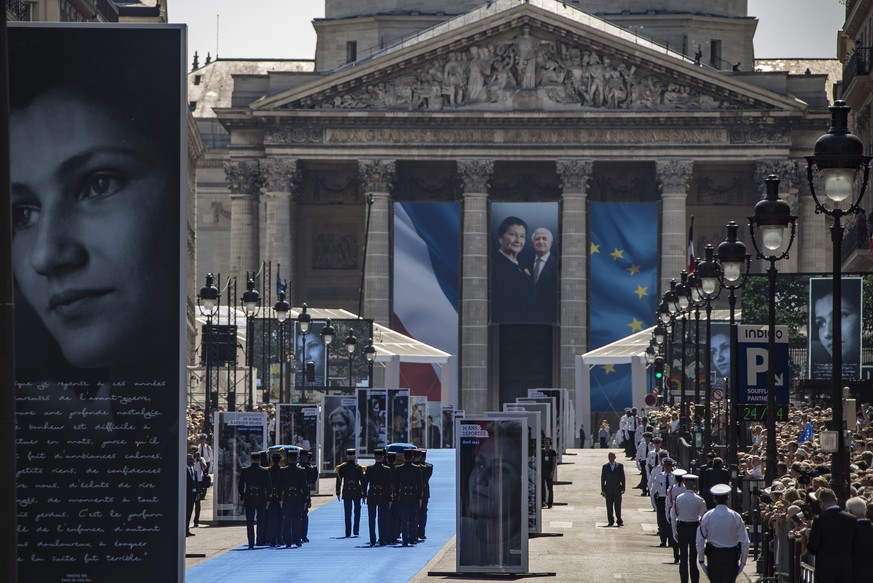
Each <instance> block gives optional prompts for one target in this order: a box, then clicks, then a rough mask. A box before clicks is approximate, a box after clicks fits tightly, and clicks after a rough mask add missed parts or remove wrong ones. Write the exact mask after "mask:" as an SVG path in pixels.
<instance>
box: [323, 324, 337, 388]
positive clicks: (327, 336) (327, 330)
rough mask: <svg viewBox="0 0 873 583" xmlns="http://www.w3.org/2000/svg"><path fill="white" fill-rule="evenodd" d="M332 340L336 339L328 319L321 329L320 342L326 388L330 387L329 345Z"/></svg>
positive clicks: (334, 330) (334, 331)
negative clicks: (322, 345) (325, 372)
mask: <svg viewBox="0 0 873 583" xmlns="http://www.w3.org/2000/svg"><path fill="white" fill-rule="evenodd" d="M334 338H336V329H334V327H333V326H331V325H330V319H328V321H327V325H326V326H325V327H324V328H322V329H321V341H322V342H324V362H325V366H327V381H326V384H327V385H328V386H329V385H330V345H331V344H332V343H333V340H334Z"/></svg>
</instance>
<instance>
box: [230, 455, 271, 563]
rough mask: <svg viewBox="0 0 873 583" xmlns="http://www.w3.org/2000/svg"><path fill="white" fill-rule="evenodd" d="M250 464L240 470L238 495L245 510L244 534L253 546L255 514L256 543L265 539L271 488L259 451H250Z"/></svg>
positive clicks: (252, 546)
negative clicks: (268, 498) (256, 521)
mask: <svg viewBox="0 0 873 583" xmlns="http://www.w3.org/2000/svg"><path fill="white" fill-rule="evenodd" d="M251 458H252V459H251V464H250V465H249V466H248V467H245V468H243V469H242V470H240V473H239V484H238V485H237V486H238V489H239V497H240V500H241V501H242V503H243V505H244V506H245V511H246V536H247V537H248V542H249V548H250V549H253V548H255V515H257V518H258V537H257V540H258V544H263V543H264V541H265V540H266V534H267V533H266V529H265V528H264V526H265V524H264V522H265V518H266V514H267V496H268V495H269V493H270V491H271V490H272V488H273V485H272V483H271V482H270V472H269V470H267V468H265V467H262V466H261V463H260V462H261V452H252V454H251Z"/></svg>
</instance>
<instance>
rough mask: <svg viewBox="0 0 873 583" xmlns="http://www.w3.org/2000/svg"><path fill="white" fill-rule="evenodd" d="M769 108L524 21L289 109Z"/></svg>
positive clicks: (312, 97)
mask: <svg viewBox="0 0 873 583" xmlns="http://www.w3.org/2000/svg"><path fill="white" fill-rule="evenodd" d="M753 103H754V107H755V108H762V109H769V108H770V107H771V106H769V105H768V104H764V103H759V102H754V100H752V99H750V98H748V97H745V96H742V95H740V94H734V95H731V96H730V98H726V97H725V95H724V91H723V90H720V89H718V88H716V87H714V86H712V87H710V86H707V85H706V84H705V83H704V82H700V81H696V80H694V79H693V78H691V77H685V78H681V77H679V76H676V75H669V74H668V72H665V71H664V70H663V67H660V66H656V65H649V64H647V63H646V62H645V61H643V60H641V59H639V58H637V57H634V56H632V55H630V54H628V55H622V54H618V53H614V52H610V51H609V50H605V49H604V48H601V47H599V46H595V45H593V44H590V43H586V42H582V40H581V39H576V38H574V37H572V36H569V35H567V36H559V35H557V34H554V33H551V32H547V31H544V30H536V29H532V28H531V26H530V25H528V24H524V25H522V26H521V27H520V28H515V29H512V30H508V31H506V32H502V33H499V34H495V35H494V36H490V37H485V38H481V39H479V40H478V42H477V43H476V44H471V45H467V46H464V47H460V48H457V49H454V50H451V51H448V52H437V51H435V52H434V53H432V54H431V55H428V56H427V57H426V58H425V59H418V60H415V61H413V62H409V63H400V64H398V65H396V66H394V67H393V68H392V70H391V71H388V72H385V73H384V74H382V73H376V74H374V75H371V76H369V77H363V78H361V79H358V80H353V81H351V82H350V83H348V84H344V86H342V87H336V88H331V89H328V90H326V91H324V92H322V93H320V94H317V95H313V96H308V97H306V98H303V99H301V100H300V101H298V102H296V103H292V104H290V105H288V106H287V107H289V108H294V109H298V108H302V109H375V110H409V111H444V110H473V111H475V110H498V111H509V110H516V111H530V110H546V111H577V110H580V109H581V110H591V109H593V110H597V109H614V110H628V111H635V110H637V111H688V110H725V109H739V108H742V107H748V106H750V105H752V104H753Z"/></svg>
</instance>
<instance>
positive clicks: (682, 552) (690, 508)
mask: <svg viewBox="0 0 873 583" xmlns="http://www.w3.org/2000/svg"><path fill="white" fill-rule="evenodd" d="M697 481H698V479H697V476H696V475H694V474H685V475H684V476H682V482H683V484H684V485H685V488H686V490H685V492H683V493H682V494H680V495H679V496H677V498H676V502H675V503H674V504H673V509H672V511H673V516H672V519H671V521H670V522H671V524H672V525H673V538H674V539H675V540H676V542H677V543H678V544H679V579H680V581H681V583H688V574H689V572H690V573H691V583H698V582H699V581H700V571H698V569H697V563H695V562H694V560H693V559H692V560H691V561H689V557H693V556H694V554H695V544H696V543H697V525H698V524H700V519H701V518H703V515H704V514H706V502H705V501H704V500H703V498H701V497H700V496H698V495H697Z"/></svg>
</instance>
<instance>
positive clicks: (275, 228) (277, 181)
mask: <svg viewBox="0 0 873 583" xmlns="http://www.w3.org/2000/svg"><path fill="white" fill-rule="evenodd" d="M261 170H262V174H263V177H264V199H265V202H266V205H265V212H266V215H267V216H266V223H267V241H266V255H267V259H269V260H270V261H271V262H272V264H273V272H274V273H275V272H276V268H277V266H280V267H281V271H280V276H281V277H282V279H288V280H290V279H291V277H292V274H293V273H294V265H293V263H292V258H293V257H294V232H293V225H294V208H295V207H294V198H295V196H294V194H295V193H294V191H295V189H296V188H297V185H298V183H299V180H300V174H301V171H300V166H299V164H298V163H297V160H295V159H293V158H270V159H268V160H267V161H266V162H264V164H263V165H262V166H261ZM292 289H293V286H291V285H289V286H288V291H289V293H290V292H291V290H292ZM288 301H289V302H292V305H294V304H293V298H292V297H291V296H290V295H289V296H288Z"/></svg>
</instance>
